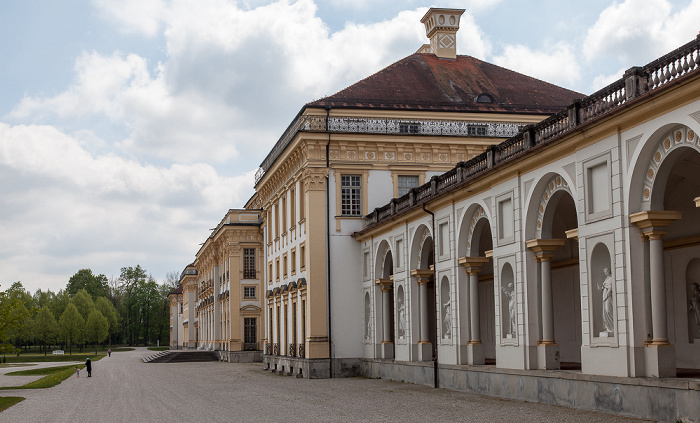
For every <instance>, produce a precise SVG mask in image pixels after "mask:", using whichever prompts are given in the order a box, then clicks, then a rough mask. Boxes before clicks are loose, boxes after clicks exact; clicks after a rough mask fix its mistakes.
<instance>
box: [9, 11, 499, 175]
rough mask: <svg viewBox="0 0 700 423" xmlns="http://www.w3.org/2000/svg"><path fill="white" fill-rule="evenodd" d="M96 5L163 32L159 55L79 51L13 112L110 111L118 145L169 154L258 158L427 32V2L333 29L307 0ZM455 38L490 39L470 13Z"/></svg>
mask: <svg viewBox="0 0 700 423" xmlns="http://www.w3.org/2000/svg"><path fill="white" fill-rule="evenodd" d="M95 4H96V5H97V6H98V7H100V11H101V13H102V15H103V16H106V17H107V18H108V19H109V20H110V22H112V23H113V24H114V25H116V26H118V27H120V28H127V29H128V30H129V31H136V32H140V33H142V34H143V35H146V36H151V35H153V34H154V31H155V32H157V33H158V34H160V35H162V37H163V40H164V43H165V48H166V57H165V58H164V59H163V60H162V61H161V62H158V63H149V62H148V61H147V60H146V59H145V58H143V57H141V56H139V55H137V54H133V53H130V54H124V53H120V52H114V53H109V54H104V53H99V52H85V53H83V54H82V55H81V56H80V57H79V58H78V59H77V61H76V64H75V73H76V77H75V79H74V81H73V83H72V84H71V86H70V87H68V88H67V89H66V90H65V91H64V92H63V93H61V94H58V95H56V96H54V97H49V98H45V97H39V96H32V95H29V96H27V97H25V98H24V99H23V100H22V101H21V102H20V104H18V105H17V107H15V109H14V110H13V111H12V112H11V113H10V114H9V118H10V119H11V120H12V121H14V122H16V123H22V122H27V121H30V122H35V123H45V122H47V119H49V117H51V116H53V117H56V118H60V119H71V118H82V119H83V120H84V119H87V118H94V119H98V118H102V119H107V120H108V121H109V122H111V123H112V124H113V125H115V126H119V125H121V131H122V132H123V133H124V134H125V136H124V137H123V139H121V140H119V141H118V146H119V148H121V151H122V152H123V153H124V154H129V155H132V156H138V157H152V158H156V159H165V160H170V161H172V160H182V159H183V158H187V160H189V161H204V160H206V161H209V162H219V163H224V162H226V161H229V160H232V159H233V160H235V159H237V158H239V157H241V156H245V155H246V153H251V154H253V155H254V156H256V157H260V158H262V157H264V155H265V152H266V151H268V150H269V148H271V146H272V145H273V144H274V142H275V141H276V140H277V138H278V137H279V135H280V134H281V133H282V131H283V130H284V128H285V127H286V125H287V124H288V123H289V121H290V120H291V119H292V118H293V116H294V113H295V112H296V111H297V110H299V108H300V107H301V106H302V105H303V104H305V103H307V102H309V101H312V100H314V99H318V98H320V97H323V96H326V95H331V94H333V93H335V92H337V91H339V90H340V89H342V88H344V87H345V86H347V85H349V84H351V83H354V82H355V81H357V80H359V79H361V78H364V77H366V76H368V75H369V74H371V73H372V72H376V71H378V70H379V69H381V68H382V67H384V66H387V65H389V64H391V63H392V62H394V61H396V60H398V59H400V58H402V57H404V56H406V55H409V54H411V53H413V52H415V51H416V50H417V49H418V47H420V46H421V45H422V44H423V43H425V42H426V41H427V40H426V38H425V33H424V29H423V28H422V26H421V25H420V24H418V22H419V20H420V18H421V17H422V16H423V14H424V13H425V12H426V10H427V9H426V8H419V9H416V10H409V11H402V12H399V13H398V14H397V15H396V16H395V17H393V18H392V19H389V20H387V21H382V22H375V23H371V24H356V23H352V22H348V23H347V24H346V25H345V26H344V28H343V29H342V30H339V31H336V32H331V31H330V30H329V28H328V27H327V26H326V25H325V23H324V22H323V21H322V20H321V19H320V18H319V17H318V16H317V7H316V5H315V3H314V2H313V1H311V0H300V1H297V2H293V3H292V2H289V1H284V0H282V1H278V2H275V3H271V4H265V5H262V6H258V7H254V8H243V7H242V6H240V5H238V4H237V3H232V2H228V1H225V0H212V1H207V2H200V1H195V0H181V1H176V2H175V1H174V2H165V1H155V0H153V1H149V2H145V3H143V4H142V3H141V2H134V1H132V0H123V1H121V2H114V1H110V2H103V1H96V2H95ZM135 16H138V19H136V18H134V17H135ZM459 46H460V52H466V53H467V54H471V55H474V56H478V57H484V56H485V55H486V54H488V51H489V49H490V46H489V44H488V42H487V41H486V38H485V36H484V35H483V33H482V32H481V31H480V29H479V28H478V26H477V25H476V24H475V23H474V20H473V18H472V17H471V16H470V15H469V14H465V16H464V18H463V21H462V30H461V31H460V40H459ZM251 75H255V77H254V78H252V77H251ZM290 111H291V112H290ZM81 122H82V121H81ZM64 124H65V122H64ZM193 146H196V148H193ZM212 151H216V154H211V152H212Z"/></svg>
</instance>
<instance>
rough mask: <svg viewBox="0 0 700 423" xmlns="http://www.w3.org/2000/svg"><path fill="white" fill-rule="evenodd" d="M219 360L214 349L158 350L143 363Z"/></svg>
mask: <svg viewBox="0 0 700 423" xmlns="http://www.w3.org/2000/svg"><path fill="white" fill-rule="evenodd" d="M206 361H219V353H218V352H216V351H195V350H192V351H170V350H169V351H160V352H158V353H156V354H153V355H150V356H148V357H146V358H144V359H143V362H144V363H202V362H206Z"/></svg>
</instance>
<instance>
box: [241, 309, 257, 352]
mask: <svg viewBox="0 0 700 423" xmlns="http://www.w3.org/2000/svg"><path fill="white" fill-rule="evenodd" d="M256 323H257V322H256V319H255V317H245V318H244V319H243V343H244V346H243V349H244V350H247V351H250V350H257V349H258V348H257V343H258V338H257V332H258V327H257V324H256Z"/></svg>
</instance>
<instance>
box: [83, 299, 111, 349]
mask: <svg viewBox="0 0 700 423" xmlns="http://www.w3.org/2000/svg"><path fill="white" fill-rule="evenodd" d="M108 333H109V323H108V322H107V318H106V317H105V316H103V315H102V313H100V312H99V311H98V310H94V309H93V310H92V311H91V312H90V316H88V319H87V324H86V325H85V338H86V339H87V341H88V342H93V343H94V344H95V355H97V344H99V343H100V342H102V341H104V340H105V338H107V334H108Z"/></svg>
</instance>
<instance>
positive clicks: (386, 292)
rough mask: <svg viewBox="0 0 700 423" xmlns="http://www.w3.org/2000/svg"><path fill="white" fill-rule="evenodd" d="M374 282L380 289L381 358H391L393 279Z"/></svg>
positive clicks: (392, 349)
mask: <svg viewBox="0 0 700 423" xmlns="http://www.w3.org/2000/svg"><path fill="white" fill-rule="evenodd" d="M376 284H377V285H379V287H380V288H381V290H382V358H386V359H391V358H394V341H393V340H392V339H391V325H392V323H393V321H394V319H393V316H392V314H391V295H390V294H391V290H392V289H393V288H394V281H393V279H391V278H390V279H377V280H376ZM375 324H376V323H375ZM377 326H378V325H377Z"/></svg>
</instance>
